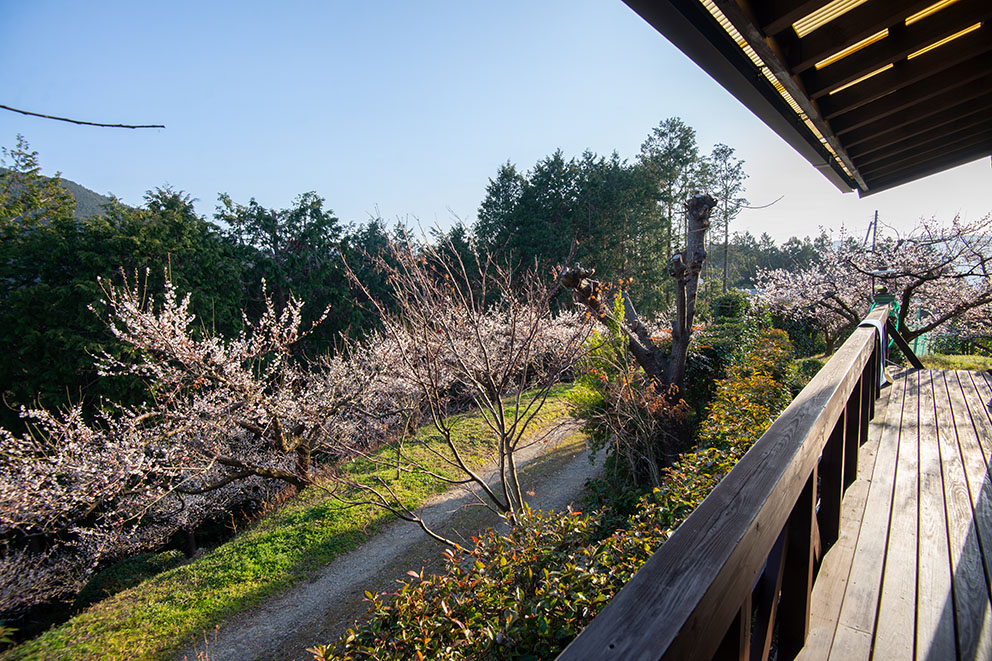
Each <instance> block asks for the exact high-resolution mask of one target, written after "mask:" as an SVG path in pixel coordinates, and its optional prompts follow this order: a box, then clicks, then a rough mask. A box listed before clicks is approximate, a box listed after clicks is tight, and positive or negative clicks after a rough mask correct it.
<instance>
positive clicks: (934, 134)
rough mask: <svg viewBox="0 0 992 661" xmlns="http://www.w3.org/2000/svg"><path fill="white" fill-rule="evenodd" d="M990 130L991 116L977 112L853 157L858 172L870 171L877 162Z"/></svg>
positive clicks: (915, 152)
mask: <svg viewBox="0 0 992 661" xmlns="http://www.w3.org/2000/svg"><path fill="white" fill-rule="evenodd" d="M990 129H992V115H990V114H989V113H988V112H987V111H986V112H977V113H974V114H972V115H970V116H968V117H966V118H964V119H961V120H959V121H957V122H952V123H951V124H947V125H944V126H938V127H936V128H934V129H933V130H931V131H927V132H925V133H920V134H918V135H914V136H912V137H909V138H906V139H904V140H900V141H899V142H895V143H891V144H889V145H887V146H885V147H883V148H880V149H876V150H874V151H872V152H871V153H868V154H867V155H865V156H864V157H855V158H854V162H855V163H857V165H858V169H859V170H862V171H864V170H866V169H871V166H872V165H874V164H875V163H878V162H885V161H889V162H894V161H891V159H893V158H896V157H900V156H904V155H907V154H908V155H910V157H912V156H913V155H914V154H919V153H922V152H925V151H927V150H928V149H930V148H931V147H935V146H940V145H942V144H944V145H946V144H949V143H952V142H956V141H957V140H960V139H962V138H964V139H967V138H968V137H969V136H973V137H974V136H978V135H980V134H982V133H985V132H987V131H989V130H990Z"/></svg>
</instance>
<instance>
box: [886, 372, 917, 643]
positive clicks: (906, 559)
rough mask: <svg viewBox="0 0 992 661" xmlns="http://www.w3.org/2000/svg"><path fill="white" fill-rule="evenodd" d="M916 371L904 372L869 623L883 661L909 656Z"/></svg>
mask: <svg viewBox="0 0 992 661" xmlns="http://www.w3.org/2000/svg"><path fill="white" fill-rule="evenodd" d="M918 377H919V375H918V374H917V373H911V374H909V375H908V376H907V377H906V379H905V381H906V399H905V401H904V403H903V411H902V427H901V429H900V432H899V449H898V454H897V458H896V476H895V488H894V489H893V494H892V504H891V509H892V511H891V514H890V517H889V543H888V544H887V545H886V547H885V570H884V573H883V575H882V593H881V595H880V596H879V603H878V616H877V620H876V625H875V647H876V649H883V650H885V655H886V657H887V658H889V659H910V658H912V657H913V649H914V640H913V635H912V633H911V632H913V630H914V628H915V626H916V561H917V557H918V548H917V543H918V542H917V534H918V529H917V526H918V524H919V493H920V491H919V477H920V476H919V465H920V461H919V456H920V439H919V409H920V388H919V378H918Z"/></svg>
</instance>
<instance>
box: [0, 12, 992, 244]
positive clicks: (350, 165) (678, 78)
mask: <svg viewBox="0 0 992 661" xmlns="http://www.w3.org/2000/svg"><path fill="white" fill-rule="evenodd" d="M0 81H2V83H0V104H4V105H8V106H13V107H15V108H21V109H24V110H30V111H34V112H41V113H45V114H51V115H60V116H64V117H72V118H75V119H81V120H88V121H97V122H108V123H131V124H165V125H166V128H165V129H151V130H147V129H145V130H134V131H131V130H123V129H107V128H94V127H82V126H74V125H70V124H65V123H61V122H55V121H51V120H46V119H39V118H32V117H25V116H21V115H17V114H14V113H11V112H7V111H0V145H3V146H6V147H11V146H13V145H14V143H15V140H16V136H17V135H18V134H22V135H24V137H25V138H26V139H27V140H28V142H29V143H30V144H31V147H32V148H33V149H34V150H37V151H38V152H39V156H40V159H41V164H42V167H43V171H44V172H45V173H46V174H52V173H54V172H55V171H60V172H61V173H62V175H63V176H65V177H67V178H69V179H72V180H74V181H76V182H78V183H80V184H82V185H84V186H86V187H87V188H91V189H93V190H95V191H97V192H99V193H105V194H106V193H113V194H114V195H116V196H117V197H119V198H120V199H121V200H122V201H124V202H125V203H128V204H140V203H141V202H142V198H143V195H144V193H145V192H146V191H148V190H150V189H153V188H155V187H159V186H166V185H168V186H171V187H173V188H175V189H179V190H182V191H185V192H186V193H188V194H189V195H191V196H192V197H193V198H195V199H196V200H197V202H196V208H197V210H198V212H199V213H201V214H204V215H207V216H212V215H213V213H214V210H215V207H216V205H217V195H218V194H219V193H227V194H229V195H230V196H231V197H232V198H233V199H234V200H235V201H236V202H240V203H247V202H248V200H249V199H250V198H252V197H254V198H255V199H256V200H257V201H258V202H259V203H260V204H262V205H264V206H267V207H273V208H286V207H288V206H290V205H291V204H292V202H293V200H294V198H295V197H296V196H297V195H299V194H301V193H304V192H307V191H311V190H312V191H316V192H317V193H318V194H319V195H321V196H322V197H323V198H325V200H326V201H327V206H328V207H330V208H331V209H333V211H334V212H335V214H336V215H337V216H338V217H339V218H341V219H342V220H343V221H344V222H346V223H362V222H365V221H367V220H368V219H370V218H372V217H377V216H378V217H382V218H385V219H386V220H387V221H395V220H399V219H402V220H404V221H406V222H419V223H420V224H421V225H423V226H426V227H430V226H434V225H438V226H440V227H448V226H450V225H451V224H452V223H453V222H455V220H456V219H461V220H463V221H465V222H467V223H471V222H472V221H473V220H474V219H475V215H476V211H477V209H478V206H479V203H480V202H481V201H482V198H483V196H484V195H485V187H486V185H487V183H488V181H489V178H490V177H494V176H495V174H496V171H497V169H498V168H499V166H500V165H501V164H502V163H505V162H507V161H509V162H511V163H514V164H515V165H516V166H517V167H518V169H521V170H529V169H530V168H531V167H533V165H534V164H535V163H536V162H537V161H538V160H540V159H541V158H543V157H545V156H547V155H549V154H551V153H553V152H554V151H555V150H556V149H561V150H562V151H563V152H564V153H565V154H566V156H579V155H580V154H581V153H582V152H583V151H584V150H587V149H588V150H591V151H593V152H596V153H599V154H603V155H608V154H610V153H611V152H613V151H616V152H618V153H619V155H620V156H621V157H622V158H626V159H631V160H632V159H634V158H635V157H636V155H637V153H638V150H639V148H640V144H641V143H642V142H643V141H644V139H645V138H646V137H647V135H648V134H649V132H650V131H651V129H652V128H653V127H654V126H657V125H658V123H659V122H660V121H661V120H663V119H665V118H667V117H672V116H678V117H681V118H682V119H683V120H684V121H686V122H687V123H688V124H689V125H691V126H692V127H694V128H695V129H696V134H697V141H698V143H699V145H700V148H701V151H703V152H708V151H709V150H710V149H711V148H712V146H713V145H714V144H717V143H725V144H727V145H730V146H731V147H733V148H734V149H735V150H736V155H737V157H739V158H742V159H743V160H744V161H745V168H746V170H747V172H748V173H749V179H748V180H747V192H746V196H747V198H748V199H749V200H750V202H751V204H752V205H754V206H759V205H766V204H768V203H770V202H773V201H774V200H777V199H778V198H780V197H781V198H782V199H781V200H780V201H778V202H777V203H775V204H773V205H772V206H770V207H768V208H764V209H745V210H744V211H742V212H741V214H740V216H738V218H737V219H736V220H735V222H734V224H733V226H732V229H733V230H734V231H745V230H747V231H750V232H752V233H754V234H756V235H760V234H761V233H762V232H767V233H769V234H770V235H771V236H772V237H773V238H774V239H776V240H777V241H784V240H785V239H787V238H788V237H790V236H794V235H798V236H805V235H816V234H818V233H819V231H820V228H821V227H822V228H832V229H834V230H837V229H839V228H840V227H841V226H842V225H844V226H846V228H847V229H848V230H849V231H851V232H852V233H855V234H856V233H859V232H863V231H864V229H865V228H866V227H867V225H868V222H869V221H870V220H871V218H872V216H873V214H874V213H875V211H876V210H877V211H878V212H879V218H880V220H881V221H882V222H883V223H886V224H888V225H890V226H892V227H893V228H895V229H897V230H899V231H908V230H910V229H911V228H912V227H913V226H914V225H916V224H917V222H918V221H919V220H920V218H921V217H927V218H929V217H931V216H935V217H937V218H938V219H940V220H950V218H951V217H953V216H954V215H955V214H960V215H961V216H962V217H964V218H966V219H977V218H980V217H982V216H985V215H986V214H988V213H989V212H990V211H992V194H990V193H989V190H990V184H992V177H990V175H992V172H990V163H989V159H982V160H980V161H977V162H974V163H971V164H968V165H964V166H961V167H958V168H955V169H953V170H949V171H947V172H944V173H941V174H938V175H934V176H931V177H928V178H926V179H923V180H920V181H917V182H915V183H911V184H907V185H904V186H901V187H899V188H895V189H892V190H889V191H885V192H882V193H879V194H876V195H873V196H870V197H868V198H865V199H859V198H858V197H857V194H856V193H848V194H841V193H840V192H839V191H838V190H837V189H836V188H835V187H834V186H833V185H832V184H831V183H829V182H828V181H827V180H826V179H825V178H824V177H822V176H821V175H820V174H819V173H818V172H816V170H814V168H813V167H812V166H811V165H809V163H807V162H806V161H805V160H804V159H803V158H801V157H800V156H799V155H798V154H797V153H795V152H794V151H793V150H792V149H791V148H790V147H789V146H788V145H786V144H785V142H784V141H783V140H782V139H781V138H779V137H778V136H777V135H776V134H774V133H773V132H772V131H771V130H770V129H768V128H767V127H766V126H765V125H764V124H763V123H762V122H761V121H759V120H758V119H757V118H756V117H754V115H752V114H751V112H750V111H749V110H747V109H746V108H744V106H742V105H741V104H740V103H739V102H738V101H737V100H736V99H735V98H734V97H733V96H731V95H730V94H729V93H728V92H726V91H725V90H724V89H723V88H722V87H720V86H719V85H718V84H717V83H715V82H714V81H713V80H712V79H710V78H709V76H708V75H707V74H706V73H705V72H703V71H702V70H701V69H699V68H698V67H697V66H696V65H695V64H694V63H693V62H692V61H690V60H689V59H688V58H687V57H685V56H684V55H683V54H682V53H681V52H680V51H678V50H677V49H676V48H675V47H674V46H672V45H671V44H670V43H669V42H668V41H667V40H666V39H665V38H664V37H663V36H661V35H660V34H659V33H658V32H656V31H655V30H654V29H653V28H651V27H650V26H649V25H648V24H647V23H646V22H644V21H643V20H642V19H641V18H640V17H639V16H638V15H637V14H635V13H634V12H633V11H632V10H631V9H629V8H628V7H627V6H626V5H625V4H623V3H622V2H621V1H620V0H526V1H518V0H504V1H503V2H499V3H494V2H481V1H466V0H459V1H434V0H421V1H419V2H413V1H412V0H407V1H405V2H401V1H400V0H392V1H389V0H350V1H345V0H325V1H324V2H316V1H315V2H292V1H285V0H284V1H282V2H278V3H275V2H253V1H251V0H242V1H240V2H223V1H210V2H204V1H203V0H199V1H198V2H185V1H180V0H173V1H170V2H133V0H132V1H131V2H106V1H99V0H95V1H94V2H86V3H82V2H69V1H54V0H52V1H48V0H32V1H31V2H23V1H22V0H0Z"/></svg>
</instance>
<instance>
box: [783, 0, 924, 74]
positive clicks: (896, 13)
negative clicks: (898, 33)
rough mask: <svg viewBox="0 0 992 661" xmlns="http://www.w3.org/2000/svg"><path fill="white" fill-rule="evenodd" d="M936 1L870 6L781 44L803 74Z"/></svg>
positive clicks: (785, 34)
mask: <svg viewBox="0 0 992 661" xmlns="http://www.w3.org/2000/svg"><path fill="white" fill-rule="evenodd" d="M933 3H934V0H915V1H907V0H902V1H901V2H866V3H864V4H862V5H858V6H857V7H855V8H854V9H852V10H851V11H849V12H847V13H846V14H844V15H842V16H838V17H837V18H835V19H834V20H832V21H830V22H829V23H827V24H826V25H824V26H823V27H821V28H819V29H818V30H814V31H813V32H810V33H809V34H808V35H806V36H805V37H803V38H802V39H800V38H799V37H797V36H796V34H795V32H792V33H789V32H788V31H786V32H783V33H782V34H781V35H780V36H779V38H778V39H777V41H778V42H779V45H780V46H781V48H782V50H783V51H784V52H785V54H786V57H787V58H788V64H789V66H790V68H791V69H792V71H794V72H795V73H801V72H803V71H805V70H806V69H809V68H810V67H812V66H813V65H815V64H816V63H817V62H820V61H821V60H825V59H827V58H828V57H830V56H831V55H833V54H834V53H836V52H838V51H841V50H844V49H845V48H847V47H848V46H853V45H854V44H856V43H858V42H859V41H861V40H862V39H865V38H867V37H870V36H871V35H873V34H875V33H876V32H878V31H879V30H882V29H883V28H888V27H892V26H893V25H896V24H898V23H900V22H902V21H904V20H905V19H906V17H907V16H912V15H913V14H915V13H916V12H918V11H920V10H922V9H926V8H927V7H929V6H930V5H932V4H933Z"/></svg>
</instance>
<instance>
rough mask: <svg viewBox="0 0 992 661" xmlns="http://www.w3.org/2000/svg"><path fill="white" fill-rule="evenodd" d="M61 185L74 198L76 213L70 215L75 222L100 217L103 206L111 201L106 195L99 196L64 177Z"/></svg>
mask: <svg viewBox="0 0 992 661" xmlns="http://www.w3.org/2000/svg"><path fill="white" fill-rule="evenodd" d="M62 185H63V186H65V188H66V190H68V191H69V192H70V193H72V196H73V197H74V198H76V211H75V213H73V214H72V217H73V218H75V219H76V220H82V219H84V218H92V217H93V216H98V215H100V214H101V213H103V205H104V204H107V203H109V202H110V201H111V199H110V198H109V197H107V196H106V195H100V194H99V193H96V192H94V191H91V190H90V189H89V188H86V187H85V186H81V185H79V184H77V183H76V182H75V181H72V180H71V179H66V178H65V177H62Z"/></svg>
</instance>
